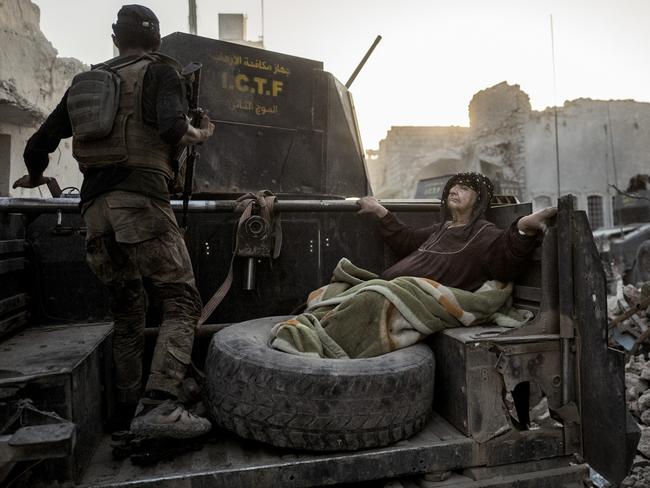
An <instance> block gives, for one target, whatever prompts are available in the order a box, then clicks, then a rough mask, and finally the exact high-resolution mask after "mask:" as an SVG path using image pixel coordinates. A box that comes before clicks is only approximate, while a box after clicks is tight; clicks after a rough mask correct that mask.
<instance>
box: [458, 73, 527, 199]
mask: <svg viewBox="0 0 650 488" xmlns="http://www.w3.org/2000/svg"><path fill="white" fill-rule="evenodd" d="M530 113H531V106H530V99H529V97H528V95H527V94H526V93H524V92H523V91H522V90H521V88H520V87H519V85H509V84H508V83H506V82H505V81H504V82H502V83H499V84H498V85H495V86H493V87H490V88H487V89H485V90H482V91H480V92H478V93H476V94H475V95H474V96H473V97H472V100H471V102H470V103H469V120H470V130H471V132H470V140H469V144H468V146H467V148H466V150H467V152H466V158H467V165H468V166H469V167H471V168H472V169H473V170H474V171H479V172H481V173H483V174H485V175H486V176H488V177H489V178H491V179H492V180H493V181H494V182H495V183H497V184H498V186H499V188H497V191H498V192H499V193H502V194H512V195H516V196H517V197H519V198H521V197H522V196H523V194H524V193H525V188H526V171H525V168H526V132H525V126H526V122H527V121H528V118H529V117H530Z"/></svg>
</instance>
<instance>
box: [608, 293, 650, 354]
mask: <svg viewBox="0 0 650 488" xmlns="http://www.w3.org/2000/svg"><path fill="white" fill-rule="evenodd" d="M607 313H608V316H609V330H610V334H609V337H610V343H611V345H612V346H615V347H621V346H622V347H623V348H624V349H625V350H626V351H627V352H629V353H631V354H633V355H636V354H639V353H640V352H642V351H650V282H648V283H645V284H643V285H642V286H641V288H637V287H635V286H634V285H625V286H623V285H622V284H621V283H620V282H619V285H618V286H617V287H616V294H615V295H612V296H609V297H607Z"/></svg>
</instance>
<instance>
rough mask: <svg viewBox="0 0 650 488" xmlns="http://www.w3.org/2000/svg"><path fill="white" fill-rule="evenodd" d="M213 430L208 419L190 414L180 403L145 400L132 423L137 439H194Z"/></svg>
mask: <svg viewBox="0 0 650 488" xmlns="http://www.w3.org/2000/svg"><path fill="white" fill-rule="evenodd" d="M211 428H212V424H211V423H210V421H209V420H208V419H206V418H202V417H198V416H196V415H194V414H192V413H190V412H189V411H188V410H187V409H186V408H185V407H184V406H183V405H182V404H181V403H179V402H178V401H174V400H164V401H162V402H160V401H156V400H151V399H147V398H143V399H142V400H141V401H140V403H139V404H138V408H137V409H136V412H135V417H134V418H133V420H132V421H131V429H130V433H131V434H133V435H134V436H136V437H147V438H172V439H192V438H195V437H200V436H202V435H204V434H207V433H208V432H210V429H211Z"/></svg>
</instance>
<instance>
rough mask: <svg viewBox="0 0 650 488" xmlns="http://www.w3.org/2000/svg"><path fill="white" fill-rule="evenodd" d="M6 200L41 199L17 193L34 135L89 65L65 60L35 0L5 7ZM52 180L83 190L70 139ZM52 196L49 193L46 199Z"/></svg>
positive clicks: (1, 76)
mask: <svg viewBox="0 0 650 488" xmlns="http://www.w3.org/2000/svg"><path fill="white" fill-rule="evenodd" d="M0 45H2V46H12V48H11V49H0V196H8V195H11V196H24V197H29V196H40V195H41V192H42V191H43V190H42V189H38V188H36V189H31V190H28V189H16V190H14V189H12V188H11V184H12V182H13V181H15V180H16V179H18V178H20V177H21V176H22V175H24V174H25V172H26V171H25V164H24V162H23V150H24V148H25V144H26V142H27V140H28V139H29V137H30V136H31V135H32V134H33V133H34V132H35V131H36V129H37V128H38V126H39V125H40V124H41V123H42V122H43V121H44V120H45V118H46V117H47V114H48V113H50V112H51V111H52V110H53V109H54V107H56V104H57V103H58V102H59V100H60V99H61V97H62V96H63V94H64V93H65V89H66V88H67V86H68V85H69V84H70V81H71V80H72V78H73V76H74V75H75V74H77V73H79V72H81V71H84V70H85V69H87V67H86V66H85V65H84V64H83V63H82V62H81V61H78V60H77V59H73V58H60V57H58V56H57V51H56V49H54V47H53V46H52V44H51V43H50V42H49V41H48V40H47V38H46V37H45V36H44V35H43V33H42V32H41V29H40V9H39V8H38V6H37V5H34V4H33V3H32V2H30V1H29V0H5V1H3V2H2V8H1V9H0ZM48 176H53V177H55V178H56V179H57V180H58V181H61V182H63V183H65V184H66V185H72V186H76V187H79V185H80V184H81V174H80V173H79V169H78V167H77V163H76V162H75V160H74V159H73V157H72V147H71V144H70V141H63V143H62V144H61V145H60V146H59V149H57V151H55V152H54V153H53V154H52V155H51V156H50V166H49V168H48ZM44 196H49V195H44Z"/></svg>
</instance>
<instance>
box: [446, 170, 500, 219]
mask: <svg viewBox="0 0 650 488" xmlns="http://www.w3.org/2000/svg"><path fill="white" fill-rule="evenodd" d="M454 185H465V186H467V187H469V188H471V189H472V190H474V191H475V192H476V194H477V198H476V202H474V207H473V208H472V214H471V217H470V221H469V223H468V225H467V227H466V228H467V229H468V232H471V228H472V227H473V226H474V223H475V222H476V221H477V220H478V219H479V218H480V217H481V216H482V215H483V214H484V213H485V211H486V210H487V209H488V208H490V202H491V200H492V195H493V194H494V184H493V183H492V181H490V178H488V177H487V176H485V175H482V174H481V173H474V172H468V173H458V174H456V175H454V176H452V177H451V178H449V181H447V184H446V185H445V188H444V189H443V190H442V196H441V197H440V200H441V202H440V221H441V222H442V223H443V224H444V223H445V222H446V221H447V220H448V219H449V217H450V214H449V208H448V207H447V199H448V198H449V191H450V190H451V188H452V187H453V186H454Z"/></svg>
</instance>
